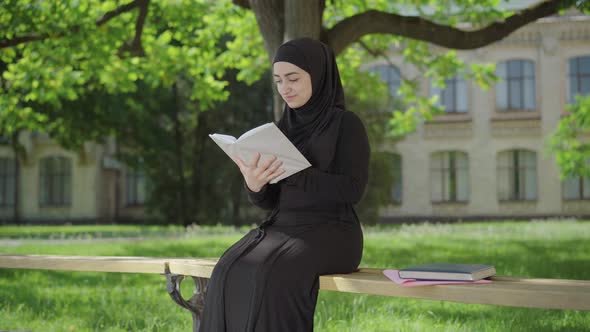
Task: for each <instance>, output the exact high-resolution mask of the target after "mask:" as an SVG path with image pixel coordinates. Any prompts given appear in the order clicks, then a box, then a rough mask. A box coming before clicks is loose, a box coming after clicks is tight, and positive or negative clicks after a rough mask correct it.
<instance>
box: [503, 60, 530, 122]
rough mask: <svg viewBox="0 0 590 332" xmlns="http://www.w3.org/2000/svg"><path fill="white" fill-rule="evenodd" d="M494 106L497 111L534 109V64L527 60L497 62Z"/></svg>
mask: <svg viewBox="0 0 590 332" xmlns="http://www.w3.org/2000/svg"><path fill="white" fill-rule="evenodd" d="M496 75H497V76H498V77H499V78H500V81H499V82H498V83H496V108H497V110H498V111H523V110H525V111H534V110H535V64H534V63H533V62H532V61H528V60H509V61H504V62H500V63H498V65H497V66H496Z"/></svg>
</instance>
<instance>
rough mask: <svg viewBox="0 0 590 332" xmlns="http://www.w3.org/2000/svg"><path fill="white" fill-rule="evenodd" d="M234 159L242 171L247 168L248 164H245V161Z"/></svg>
mask: <svg viewBox="0 0 590 332" xmlns="http://www.w3.org/2000/svg"><path fill="white" fill-rule="evenodd" d="M232 159H233V161H234V163H236V164H237V165H238V167H239V168H240V170H242V169H244V168H246V163H244V161H243V160H242V159H240V157H234V158H232Z"/></svg>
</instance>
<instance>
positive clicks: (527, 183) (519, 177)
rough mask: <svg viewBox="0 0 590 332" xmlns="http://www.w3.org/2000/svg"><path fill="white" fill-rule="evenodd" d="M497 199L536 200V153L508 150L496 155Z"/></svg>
mask: <svg viewBox="0 0 590 332" xmlns="http://www.w3.org/2000/svg"><path fill="white" fill-rule="evenodd" d="M497 175H498V177H497V179H496V180H497V183H498V199H499V200H501V201H524V200H535V199H537V153H536V152H534V151H528V150H508V151H502V152H500V153H498V167H497Z"/></svg>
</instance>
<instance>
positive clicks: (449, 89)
mask: <svg viewBox="0 0 590 332" xmlns="http://www.w3.org/2000/svg"><path fill="white" fill-rule="evenodd" d="M430 91H431V92H432V93H431V94H432V95H433V96H434V95H438V103H437V104H438V105H439V106H444V108H445V112H446V113H467V86H466V83H465V80H464V79H463V77H461V76H455V77H453V78H449V79H446V80H445V88H444V89H441V88H439V87H437V86H434V85H433V86H432V89H431V90H430Z"/></svg>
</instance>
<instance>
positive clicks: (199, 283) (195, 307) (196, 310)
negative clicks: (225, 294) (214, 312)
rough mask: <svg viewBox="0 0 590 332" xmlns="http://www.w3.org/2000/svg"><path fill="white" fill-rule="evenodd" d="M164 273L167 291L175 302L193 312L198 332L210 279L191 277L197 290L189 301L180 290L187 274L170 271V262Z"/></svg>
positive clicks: (194, 330) (195, 330) (196, 331)
mask: <svg viewBox="0 0 590 332" xmlns="http://www.w3.org/2000/svg"><path fill="white" fill-rule="evenodd" d="M164 275H165V276H166V291H167V292H168V294H170V297H171V298H172V300H174V302H176V303H177V304H178V305H180V306H181V307H183V308H185V309H186V310H188V311H190V312H191V314H192V316H193V332H198V331H199V326H200V325H201V319H202V315H203V309H204V308H205V294H206V293H207V284H208V282H209V279H208V278H201V277H191V278H192V279H193V282H194V283H195V290H194V291H193V295H192V296H191V298H190V299H189V300H188V301H187V300H185V299H184V298H183V297H182V294H181V292H180V284H181V283H182V281H183V280H184V279H185V277H186V276H184V275H180V274H173V273H170V268H169V267H168V264H166V267H165V274H164Z"/></svg>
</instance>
